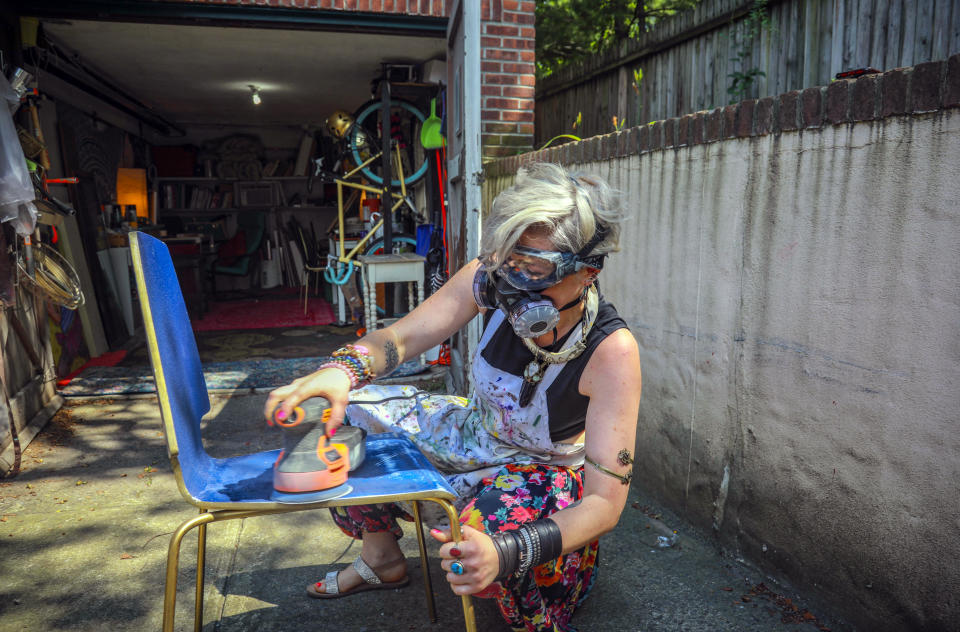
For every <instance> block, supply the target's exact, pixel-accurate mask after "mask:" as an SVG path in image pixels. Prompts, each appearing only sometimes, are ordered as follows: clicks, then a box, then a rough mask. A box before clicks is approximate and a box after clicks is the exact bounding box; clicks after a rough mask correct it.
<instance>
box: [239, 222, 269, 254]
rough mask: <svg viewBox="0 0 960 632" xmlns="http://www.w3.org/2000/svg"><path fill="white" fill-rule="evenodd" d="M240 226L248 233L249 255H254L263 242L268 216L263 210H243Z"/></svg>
mask: <svg viewBox="0 0 960 632" xmlns="http://www.w3.org/2000/svg"><path fill="white" fill-rule="evenodd" d="M238 224H239V225H240V227H241V228H242V229H243V230H244V232H245V233H246V244H247V255H252V254H255V253H256V252H257V250H259V249H260V246H261V245H262V244H263V235H264V233H265V232H266V228H267V218H266V214H265V213H264V212H263V211H247V212H245V213H244V212H241V216H240V221H238Z"/></svg>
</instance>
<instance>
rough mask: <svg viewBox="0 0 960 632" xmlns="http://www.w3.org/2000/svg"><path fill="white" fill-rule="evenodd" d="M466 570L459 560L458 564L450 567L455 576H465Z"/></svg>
mask: <svg viewBox="0 0 960 632" xmlns="http://www.w3.org/2000/svg"><path fill="white" fill-rule="evenodd" d="M465 570H466V569H464V568H463V563H462V562H460V560H457V561H456V562H454V563H453V564H451V565H450V572H451V573H453V574H454V575H463V573H464V571H465Z"/></svg>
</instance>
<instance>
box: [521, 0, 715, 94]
mask: <svg viewBox="0 0 960 632" xmlns="http://www.w3.org/2000/svg"><path fill="white" fill-rule="evenodd" d="M699 3H700V0H649V1H647V2H643V1H642V0H537V76H539V77H546V76H548V75H550V74H551V73H553V72H555V71H556V70H558V69H560V68H562V67H563V66H565V65H567V64H570V63H575V62H577V61H580V60H582V59H584V58H585V57H588V56H589V55H592V54H593V53H596V52H599V51H602V50H604V49H606V48H607V47H609V46H613V45H615V44H618V43H620V42H621V41H623V40H625V39H630V38H635V37H637V36H638V35H640V33H642V32H644V31H648V30H650V29H651V28H652V27H653V26H654V25H655V24H656V23H657V22H658V21H660V20H662V19H664V18H666V17H669V16H671V15H673V14H674V13H677V12H678V11H683V10H686V9H691V8H693V7H695V6H697V5H698V4H699ZM638 83H639V82H638Z"/></svg>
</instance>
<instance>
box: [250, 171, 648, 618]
mask: <svg viewBox="0 0 960 632" xmlns="http://www.w3.org/2000/svg"><path fill="white" fill-rule="evenodd" d="M620 221H621V212H620V208H619V204H618V200H617V198H616V196H615V195H614V194H613V192H612V191H611V189H610V188H609V186H608V185H607V184H606V183H605V182H603V181H602V180H600V179H598V178H595V177H592V176H587V175H583V174H568V173H567V172H566V171H565V170H564V169H563V168H562V167H560V166H558V165H551V164H535V165H531V166H529V167H527V168H524V169H521V170H520V172H519V173H518V174H517V178H516V183H515V185H514V186H513V187H511V188H510V189H507V190H506V191H504V192H503V193H501V194H500V195H499V196H498V197H497V198H496V200H495V201H494V203H493V209H492V212H491V215H490V217H489V218H488V219H487V221H486V223H485V229H486V230H485V235H484V241H483V244H482V247H481V250H482V254H481V256H480V257H479V258H478V259H477V260H475V261H472V262H471V263H469V264H468V265H466V266H465V267H464V268H463V269H461V270H460V271H459V272H458V273H457V274H456V275H455V276H454V277H453V278H452V279H450V281H449V282H448V283H446V284H445V285H444V286H443V287H442V288H441V289H440V290H439V291H438V292H436V293H435V294H433V295H432V296H431V297H430V298H429V299H427V300H426V301H425V302H424V303H423V304H422V305H420V306H419V307H417V308H416V309H415V310H413V312H411V313H410V314H408V315H407V316H405V317H404V318H402V319H400V320H399V321H397V322H396V323H395V324H393V325H391V326H390V327H388V328H386V329H382V330H378V331H375V332H372V333H370V334H368V335H367V336H365V337H364V338H362V339H361V340H360V341H359V342H358V343H357V344H356V345H355V346H351V345H348V346H347V347H346V348H344V349H341V350H338V351H337V352H335V356H334V358H333V359H332V361H331V362H330V363H327V364H325V365H323V366H322V367H321V368H320V370H318V371H317V372H316V373H313V374H312V375H308V376H306V377H303V378H300V379H298V380H296V381H294V382H293V383H292V384H290V385H288V386H285V387H282V388H279V389H277V390H275V391H273V392H272V393H271V394H270V396H269V399H268V400H267V403H266V406H265V411H264V413H265V414H266V415H269V414H271V412H272V411H274V409H275V408H276V407H277V406H279V407H280V409H279V412H278V413H277V414H278V415H279V416H281V418H283V417H284V416H286V415H289V414H290V411H291V410H292V408H293V407H294V406H296V405H298V404H299V403H300V402H301V401H303V400H305V399H308V398H310V397H314V396H323V397H326V398H327V399H328V400H330V403H331V407H332V415H331V419H330V422H329V426H328V427H333V428H334V429H335V428H336V427H337V426H339V425H340V423H341V422H342V421H343V419H344V416H345V414H346V416H347V418H348V419H349V421H350V423H352V424H355V425H360V426H364V427H366V428H367V429H368V430H370V431H373V432H379V431H384V430H395V431H396V430H399V431H402V432H405V433H406V434H407V435H408V436H409V437H410V438H411V440H413V441H414V442H415V443H416V444H417V445H418V447H420V449H421V450H422V451H423V452H424V453H425V454H426V455H427V456H428V458H429V459H430V460H431V461H432V462H433V463H434V464H435V465H436V466H437V467H438V469H440V471H441V472H443V473H444V474H445V476H446V477H447V479H448V480H449V481H450V483H451V485H452V486H453V487H454V489H455V490H456V491H457V492H458V494H460V502H459V504H458V509H459V510H460V522H461V523H462V525H463V541H462V542H450V536H449V531H448V530H446V531H444V530H439V529H433V530H431V534H432V535H433V536H434V537H435V538H436V539H438V540H440V541H441V542H443V543H444V544H443V545H442V546H441V547H440V556H441V558H442V559H443V561H442V562H441V567H442V568H443V569H444V570H446V571H447V580H448V581H449V582H450V585H451V587H452V589H453V591H454V592H455V593H456V594H458V595H462V594H472V595H477V596H481V597H493V598H495V599H496V600H497V603H498V606H499V608H500V611H501V613H502V614H503V616H504V618H505V619H506V621H507V623H508V624H509V625H510V626H511V627H512V628H514V629H519V630H569V629H571V628H570V618H571V616H572V614H573V612H574V610H575V609H576V607H577V606H578V605H579V604H580V603H581V602H582V601H583V599H584V598H585V597H586V595H587V593H588V591H589V590H590V587H591V586H592V584H593V581H594V579H595V571H596V568H597V549H598V542H597V539H598V537H599V536H600V535H602V534H604V533H606V532H607V531H610V530H611V529H613V527H614V526H615V525H616V524H617V521H618V520H619V517H620V513H621V511H622V510H623V506H624V504H625V502H626V498H627V490H628V485H629V482H630V472H631V467H630V464H631V463H632V461H633V459H632V452H633V447H634V441H635V437H636V423H637V412H638V407H639V400H640V361H639V353H638V349H637V344H636V341H635V340H634V338H633V336H632V335H631V334H630V332H629V330H628V329H627V328H626V325H625V324H624V322H623V320H621V319H620V317H619V316H618V315H617V313H616V310H615V309H614V308H613V306H612V305H610V304H609V303H607V302H605V301H603V300H602V299H601V298H600V297H599V293H598V290H597V282H596V280H597V275H598V274H599V272H600V269H601V268H602V267H603V262H604V259H605V257H606V256H607V254H608V253H610V252H613V251H615V250H617V249H618V241H619V235H620ZM478 313H482V314H483V316H484V321H485V327H484V332H483V336H482V338H481V340H480V343H479V345H478V350H477V353H476V357H475V358H474V362H473V366H472V372H473V373H472V375H473V382H474V384H475V393H474V396H473V397H472V398H471V399H470V400H466V399H464V398H459V397H452V396H447V395H428V394H424V393H420V392H417V391H416V389H412V388H410V387H378V386H367V387H365V388H361V389H359V390H356V389H357V388H358V387H359V386H362V385H363V384H365V383H366V382H368V381H369V379H370V377H371V376H376V375H386V374H388V373H390V371H392V370H394V369H395V368H396V367H397V366H398V365H399V364H400V363H401V362H403V361H404V360H405V359H408V358H415V357H417V356H418V355H419V354H420V353H422V352H423V351H425V350H426V349H428V348H430V347H432V346H434V345H437V344H439V343H440V342H441V341H443V340H446V339H447V338H449V337H450V336H451V335H453V334H454V333H455V332H456V331H457V330H459V329H460V328H461V327H463V326H465V325H466V324H467V323H468V322H469V321H470V320H471V319H472V318H474V317H475V316H476V315H477V314H478ZM348 400H349V405H348ZM361 402H366V403H361ZM585 463H586V465H584V464H585ZM333 515H334V520H335V521H336V523H337V525H338V526H340V528H341V529H342V530H344V532H345V533H347V534H349V535H351V536H352V537H355V538H358V539H362V541H363V546H362V548H361V552H360V557H359V558H358V560H357V561H356V562H355V563H354V565H353V567H348V568H346V569H344V570H342V571H340V572H339V573H337V572H331V573H329V574H328V575H327V577H325V578H324V579H323V580H322V581H320V582H317V583H316V584H314V585H311V586H309V587H308V589H307V590H308V593H309V594H310V595H311V596H313V597H317V598H331V597H340V596H344V595H347V594H352V593H354V592H358V591H360V590H369V589H371V588H381V587H396V586H401V585H404V584H406V583H407V581H408V580H407V572H406V561H405V559H404V557H403V554H402V553H401V551H400V547H399V545H398V543H397V540H398V538H399V537H401V535H402V532H401V531H400V528H399V526H398V525H397V521H396V518H398V517H399V518H404V519H407V520H409V519H410V517H409V515H408V514H407V513H406V512H405V511H404V510H403V509H402V508H400V507H399V506H396V505H378V506H370V507H352V508H340V509H337V510H334V512H333Z"/></svg>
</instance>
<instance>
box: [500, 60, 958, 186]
mask: <svg viewBox="0 0 960 632" xmlns="http://www.w3.org/2000/svg"><path fill="white" fill-rule="evenodd" d="M958 107H960V54H957V55H953V56H952V57H950V58H948V59H946V60H941V61H932V62H927V63H923V64H918V65H916V66H913V67H910V68H896V69H894V70H889V71H887V72H884V73H878V74H873V75H865V76H863V77H859V78H856V79H841V80H838V81H834V82H832V83H831V84H830V85H828V86H820V87H814V88H807V89H805V90H794V91H792V92H785V93H783V94H781V95H779V96H773V97H764V98H762V99H749V100H747V101H742V102H740V103H737V104H734V105H728V106H726V107H722V108H716V109H714V110H705V111H702V112H695V113H694V114H688V115H686V116H681V117H677V118H670V119H666V120H663V121H656V122H654V123H650V124H648V125H640V126H638V127H632V128H629V129H625V130H622V131H620V132H614V133H612V134H604V135H601V136H593V137H591V138H588V139H585V140H583V141H581V142H575V143H567V144H565V145H560V146H556V147H550V148H548V149H545V150H542V151H538V152H531V153H527V154H525V155H523V156H514V157H512V158H507V159H505V160H501V161H499V162H498V163H497V164H496V165H495V166H494V165H491V166H490V167H488V168H487V171H488V174H490V175H498V174H508V173H515V172H516V170H517V168H518V167H519V166H520V165H521V164H523V163H525V162H529V161H548V162H559V163H562V164H575V163H584V162H592V161H595V160H603V159H605V158H608V157H610V158H612V157H620V156H627V155H630V154H643V153H646V152H651V151H659V150H663V149H672V148H679V147H686V146H690V145H699V144H703V143H712V142H716V141H720V140H725V139H730V138H746V137H751V136H763V135H766V134H779V133H781V132H787V131H793V130H802V129H816V128H821V127H826V126H829V125H843V124H847V123H855V122H858V121H872V120H877V119H882V118H886V117H889V116H897V115H902V114H919V113H923V112H934V111H937V110H941V109H949V108H958Z"/></svg>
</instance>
